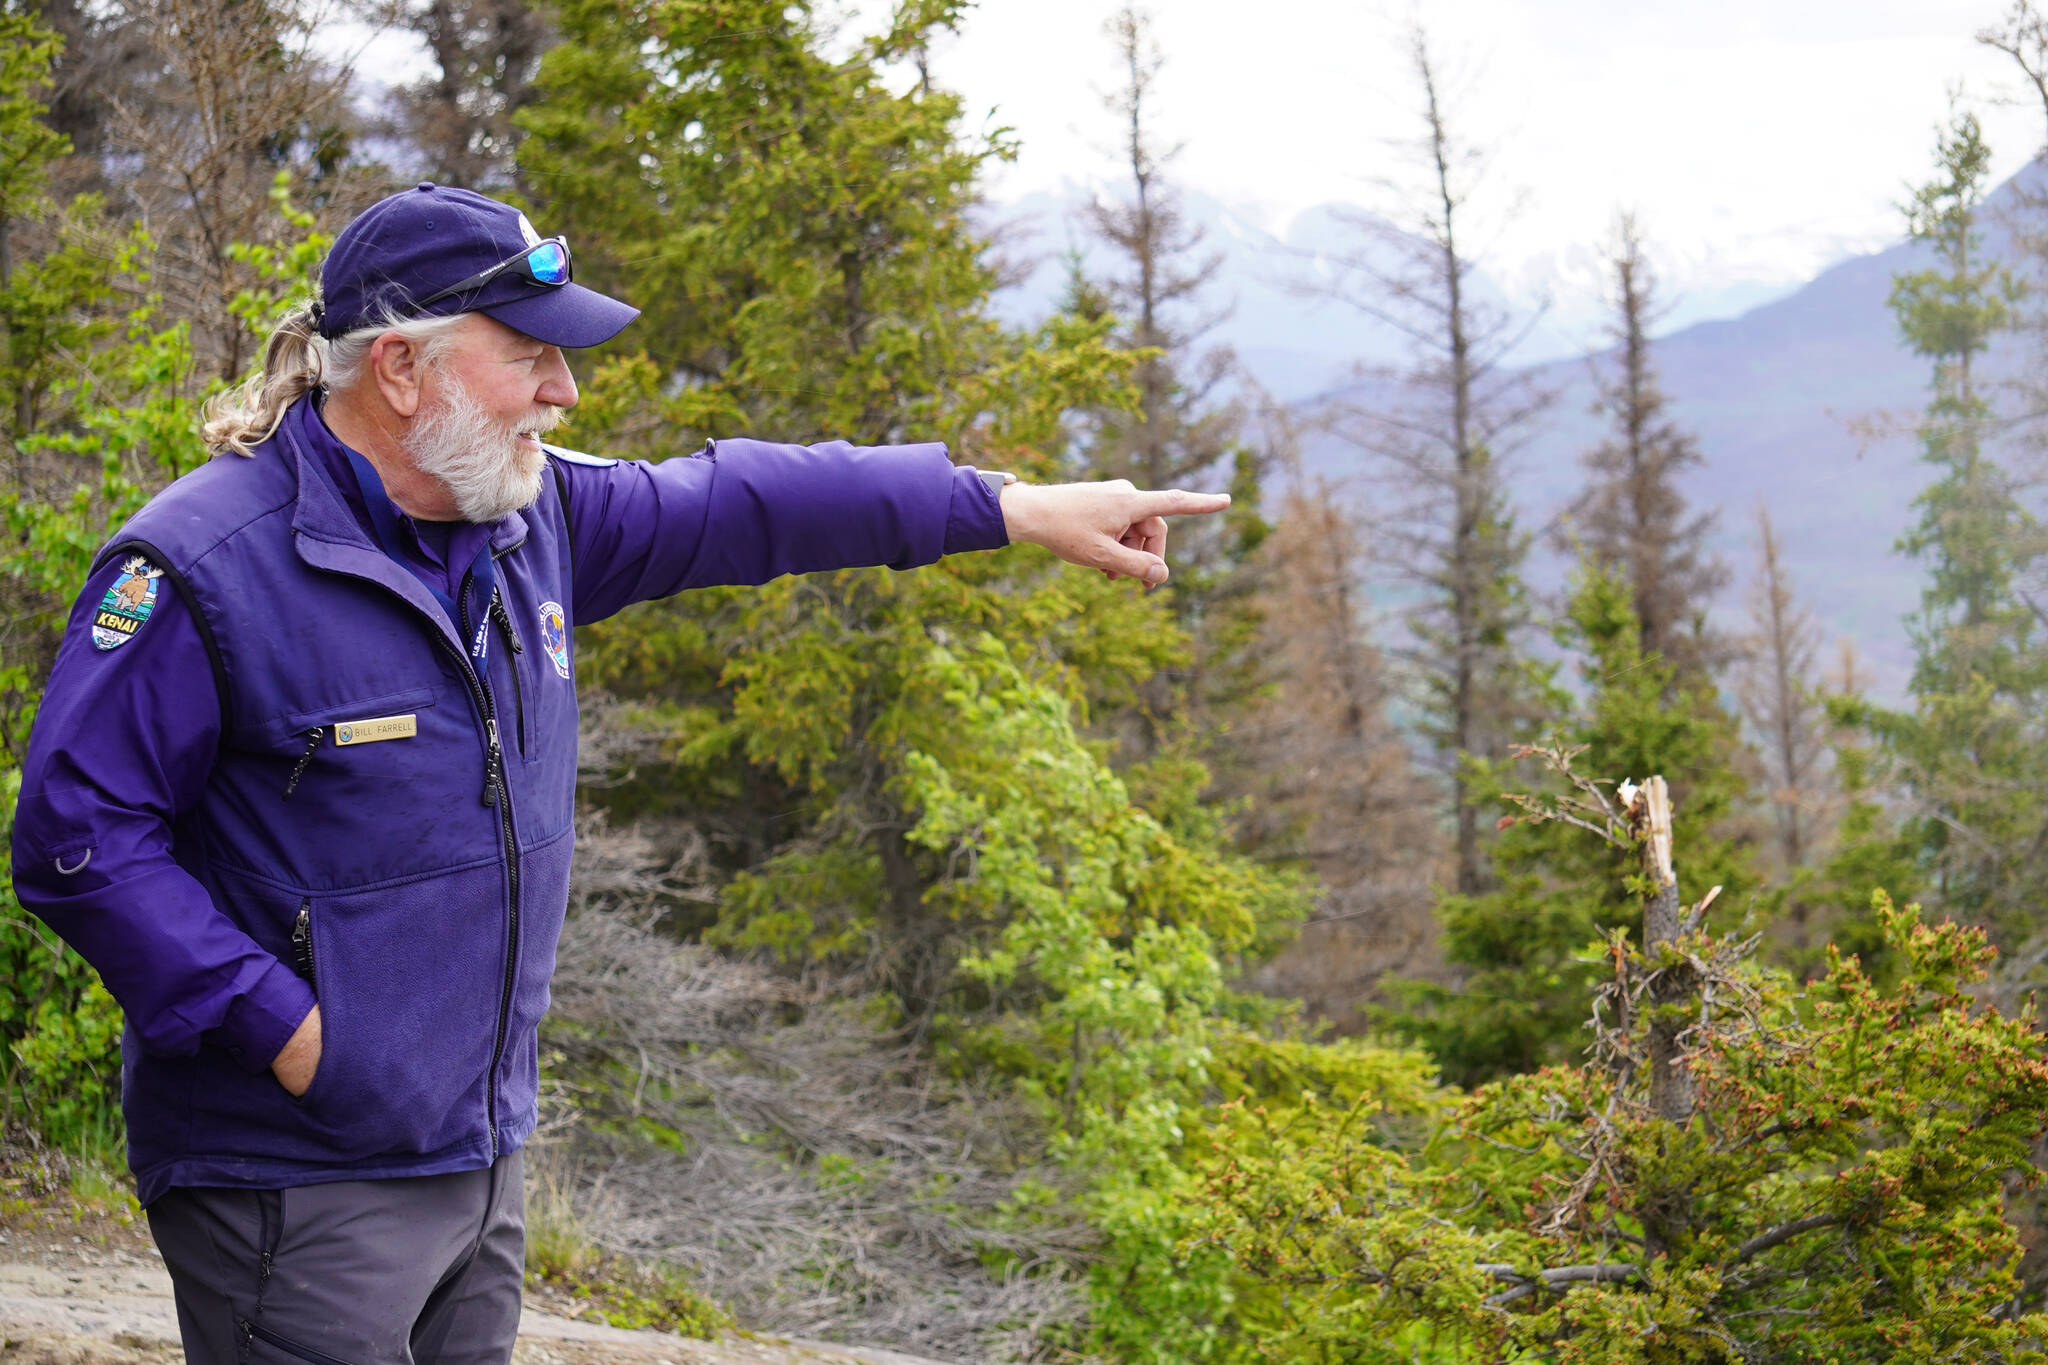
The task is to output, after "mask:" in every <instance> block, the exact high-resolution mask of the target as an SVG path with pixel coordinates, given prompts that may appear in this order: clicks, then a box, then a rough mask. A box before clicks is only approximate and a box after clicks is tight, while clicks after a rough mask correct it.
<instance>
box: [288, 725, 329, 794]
mask: <svg viewBox="0 0 2048 1365" xmlns="http://www.w3.org/2000/svg"><path fill="white" fill-rule="evenodd" d="M326 735H327V727H326V726H324V725H316V726H314V727H313V728H312V729H310V730H308V731H306V752H304V753H302V754H300V755H299V761H298V762H297V763H294V764H293V765H292V779H291V781H289V782H287V783H285V784H284V799H285V800H287V801H289V800H291V799H292V793H293V792H295V791H297V790H298V789H299V779H300V778H302V777H304V776H305V775H306V767H307V765H308V764H310V763H311V762H312V761H313V755H314V753H315V752H316V751H318V749H319V748H320V741H321V740H322V739H323V738H325V737H326Z"/></svg>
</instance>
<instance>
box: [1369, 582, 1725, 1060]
mask: <svg viewBox="0 0 2048 1365" xmlns="http://www.w3.org/2000/svg"><path fill="white" fill-rule="evenodd" d="M1557 637H1558V643H1559V645H1560V646H1561V647H1562V648H1564V649H1566V650H1568V651H1570V652H1571V653H1572V654H1574V655H1575V656H1576V657H1577V660H1578V672H1579V691H1580V696H1579V698H1578V699H1576V700H1575V699H1574V697H1573V694H1572V692H1571V691H1569V690H1567V689H1566V688H1564V687H1562V686H1557V685H1555V684H1553V686H1552V688H1551V690H1550V700H1551V704H1552V706H1553V708H1554V711H1553V721H1552V725H1551V728H1550V732H1549V733H1550V738H1549V740H1548V743H1549V744H1551V745H1552V746H1554V747H1556V748H1558V749H1560V750H1562V751H1566V752H1569V753H1572V754H1575V755H1583V756H1582V757H1577V758H1575V759H1574V760H1573V762H1574V764H1575V766H1577V767H1578V768H1580V769H1581V770H1583V771H1587V772H1598V773H1603V774H1614V775H1615V777H1614V778H1613V779H1612V780H1616V781H1618V780H1619V779H1620V778H1622V777H1634V778H1638V779H1640V778H1642V777H1645V776H1647V775H1649V774H1652V773H1658V774H1684V776H1685V780H1686V790H1685V794H1684V797H1683V799H1682V800H1677V801H1676V802H1675V803H1674V804H1675V817H1674V827H1675V829H1676V831H1677V844H1678V847H1680V848H1682V849H1684V850H1685V876H1686V879H1687V883H1688V885H1695V886H1698V887H1700V888H1702V889H1704V888H1705V887H1708V886H1715V885H1719V886H1721V887H1722V888H1723V894H1724V895H1727V896H1730V897H1731V898H1732V899H1731V900H1730V901H1729V902H1728V903H1729V905H1730V906H1731V907H1732V906H1741V905H1743V904H1745V903H1746V902H1747V900H1748V898H1749V895H1750V893H1751V892H1752V891H1753V890H1754V889H1755V881H1756V879H1755V877H1754V875H1753V873H1752V872H1751V871H1750V869H1749V867H1748V866H1747V855H1746V854H1745V853H1744V852H1743V851H1742V850H1741V849H1739V848H1737V847H1736V846H1735V845H1734V844H1733V843H1731V842H1730V841H1729V840H1728V839H1727V838H1726V836H1725V835H1724V834H1722V833H1721V832H1720V830H1721V827H1722V824H1723V821H1724V820H1725V817H1726V816H1727V814H1728V812H1729V810H1730V807H1731V805H1732V803H1733V801H1734V799H1735V798H1736V796H1737V795H1739V793H1740V792H1741V790H1742V780H1741V777H1740V775H1739V774H1737V773H1736V772H1735V771H1734V770H1733V769H1732V768H1731V767H1730V766H1729V763H1728V760H1727V755H1728V751H1729V750H1730V748H1732V747H1733V746H1734V744H1735V743H1736V736H1735V727H1734V723H1733V721H1732V720H1731V719H1730V718H1729V717H1728V715H1727V714H1726V712H1724V711H1722V710H1721V709H1720V706H1719V703H1718V702H1717V701H1716V700H1715V698H1714V697H1713V695H1712V694H1711V693H1710V692H1708V691H1707V690H1706V688H1705V687H1704V685H1702V684H1700V683H1696V682H1695V683H1688V682H1684V681H1681V680H1680V679H1679V678H1678V677H1677V676H1676V672H1677V670H1676V669H1675V667H1674V666H1673V665H1672V663H1671V662H1670V661H1669V660H1667V659H1660V658H1655V657H1652V656H1649V655H1646V654H1645V653H1644V652H1643V645H1642V627H1641V625H1640V624H1639V623H1638V621H1637V620H1636V616H1635V609H1634V593H1633V590H1632V589H1631V587H1630V585H1629V584H1628V582H1627V580H1626V579H1625V578H1623V577H1622V576H1621V575H1620V574H1619V573H1618V572H1616V571H1614V570H1611V569H1608V568H1605V567H1603V566H1602V565H1601V564H1600V563H1599V562H1598V561H1597V560H1594V559H1591V558H1590V557H1589V558H1587V559H1585V560H1583V561H1581V563H1580V566H1579V570H1578V576H1577V580H1576V582H1575V584H1574V587H1573V592H1572V598H1571V605H1570V609H1569V611H1568V613H1567V615H1566V618H1565V620H1564V621H1562V622H1561V623H1560V624H1559V626H1558V628H1557ZM1475 778H1477V779H1478V781H1479V782H1480V783H1483V786H1484V790H1485V791H1486V793H1487V794H1488V796H1490V797H1491V798H1492V808H1493V809H1494V810H1495V811H1496V812H1498V813H1499V819H1498V825H1499V827H1500V830H1501V833H1500V835H1499V837H1498V838H1497V839H1496V841H1495V843H1494V846H1493V871H1494V877H1495V880H1496V884H1497V885H1496V889H1495V890H1492V891H1489V892H1486V893H1484V894H1481V895H1477V896H1450V897H1447V898H1446V899H1445V900H1444V901H1443V902H1442V903H1441V904H1440V905H1439V906H1438V910H1437V914H1438V918H1439V920H1440V921H1441V923H1442V926H1443V951H1444V956H1445V958H1446V959H1447V960H1448V961H1449V962H1450V963H1451V964H1452V965H1454V966H1457V967H1462V968H1463V969H1464V975H1463V977H1462V978H1461V980H1460V982H1459V984H1458V985H1457V986H1456V987H1446V986H1441V985H1436V984H1433V983H1408V984H1407V985H1406V986H1405V987H1404V989H1403V992H1402V993H1403V994H1404V995H1405V996H1406V997H1407V1002H1408V1006H1409V1008H1408V1010H1407V1012H1406V1013H1403V1014H1397V1015H1395V1016H1393V1018H1394V1021H1395V1022H1396V1023H1397V1025H1398V1026H1399V1027H1400V1028H1401V1029H1402V1030H1403V1031H1404V1032H1406V1033H1408V1034H1410V1035H1411V1036H1413V1037H1415V1038H1416V1039H1417V1040H1418V1041H1420V1042H1422V1043H1423V1044H1424V1045H1425V1046H1427V1047H1428V1048H1429V1050H1430V1052H1431V1054H1432V1055H1433V1056H1435V1057H1436V1058H1437V1060H1438V1062H1439V1063H1440V1064H1441V1065H1442V1066H1443V1069H1444V1075H1445V1077H1446V1079H1448V1080H1451V1081H1453V1082H1456V1083H1458V1084H1462V1085H1470V1084H1476V1083H1478V1082H1481V1081H1485V1080H1490V1079H1493V1078H1496V1077H1499V1076H1502V1075H1507V1074H1512V1073H1518V1072H1527V1071H1532V1070H1535V1069H1536V1068H1538V1067H1542V1066H1548V1065H1552V1064H1557V1063H1567V1062H1570V1061H1573V1060H1575V1059H1576V1058H1577V1057H1578V1056H1579V1055H1580V1053H1581V1052H1582V1051H1583V1049H1584V1047H1585V1043H1586V1036H1585V1033H1584V1026H1585V1021H1586V1002H1587V1000H1588V999H1589V998H1590V997H1591V993H1592V990H1593V986H1594V983H1595V981H1596V979H1597V978H1598V976H1599V974H1600V972H1601V971H1602V970H1603V968H1602V966H1601V962H1600V956H1599V951H1598V945H1599V942H1600V940H1601V939H1602V938H1603V937H1604V936H1606V935H1607V934H1608V933H1610V932H1612V931H1614V930H1625V931H1627V932H1629V933H1630V934H1631V935H1640V933H1641V927H1642V902H1641V899H1640V897H1638V896H1637V895H1635V894H1633V893H1632V892H1631V891H1630V890H1629V889H1628V888H1629V885H1630V883H1629V878H1630V876H1631V875H1632V871H1631V864H1630V862H1629V857H1630V855H1629V854H1627V853H1623V852H1618V851H1616V850H1615V849H1613V848H1611V847H1609V846H1607V845H1605V844H1601V843H1599V842H1597V841H1594V840H1590V839H1586V838H1584V837H1582V835H1581V834H1580V832H1579V831H1577V830H1574V829H1572V828H1571V827H1569V826H1567V825H1562V824H1557V823H1552V822H1544V821H1525V820H1522V819H1521V818H1520V817H1519V815H1518V814H1517V813H1516V812H1517V810H1518V806H1517V804H1516V802H1515V801H1513V800H1512V799H1509V798H1511V797H1513V796H1527V795H1534V794H1541V793H1542V792H1543V791H1545V790H1546V788H1545V787H1544V786H1542V785H1539V784H1542V783H1545V782H1546V781H1549V780H1551V779H1547V778H1546V777H1545V776H1544V775H1543V774H1542V773H1540V772H1537V771H1535V765H1534V764H1532V763H1527V762H1514V761H1508V762H1502V763H1498V764H1489V765H1487V766H1486V767H1484V768H1481V769H1478V770H1477V771H1476V772H1475ZM1730 913H1733V914H1740V913H1741V912H1740V911H1739V910H1731V911H1730ZM1637 941H1638V942H1640V938H1639V937H1638V938H1637Z"/></svg>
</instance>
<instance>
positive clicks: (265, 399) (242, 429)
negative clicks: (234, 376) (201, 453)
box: [199, 301, 463, 455]
mask: <svg viewBox="0 0 2048 1365" xmlns="http://www.w3.org/2000/svg"><path fill="white" fill-rule="evenodd" d="M462 316H463V315H462V314H460V313H457V314H454V315H453V316H450V317H439V318H402V317H399V316H397V314H396V313H395V312H392V311H390V310H386V314H385V316H384V317H383V318H381V319H380V320H378V321H376V322H374V323H372V324H371V325H369V326H365V327H358V328H356V329H355V330H354V331H351V332H348V333H346V334H344V335H342V336H338V337H335V338H333V339H332V340H329V339H328V338H326V337H323V336H321V335H320V323H319V317H320V305H319V303H318V302H317V301H315V302H313V303H304V304H301V305H299V306H298V307H297V308H294V309H292V310H291V311H290V312H289V313H286V314H285V315H284V320H283V321H282V322H280V323H278V324H277V330H276V331H274V332H272V333H271V334H270V342H269V344H268V345H266V346H265V347H264V348H263V368H262V369H261V370H259V371H257V372H256V373H255V374H252V375H250V376H249V377H248V378H247V379H245V380H243V381H242V382H241V383H240V384H237V385H236V386H235V387H234V388H231V389H229V390H227V391H226V392H224V393H219V394H216V395H214V397H213V398H212V399H210V400H209V401H208V402H207V404H206V415H205V417H206V420H205V422H204V424H203V425H202V426H201V427H200V429H199V433H200V436H201V438H202V439H203V440H204V441H205V442H206V447H207V449H209V450H211V451H212V452H213V453H214V454H216V455H225V454H227V453H228V452H229V451H233V452H234V453H235V454H237V455H254V454H255V453H256V447H257V446H260V445H262V444H263V443H264V442H265V441H267V440H269V439H270V438H271V436H272V435H273V434H275V433H276V431H277V424H278V423H279V422H281V421H283V420H284V413H285V409H286V408H289V407H290V406H291V405H292V404H294V403H296V402H298V401H299V399H301V398H303V397H305V396H306V395H307V394H309V393H311V392H312V391H313V390H314V389H317V388H319V387H321V386H322V385H323V384H324V385H327V386H328V387H330V388H336V389H348V388H353V387H354V386H355V384H356V382H357V381H358V380H360V379H361V378H362V373H363V362H364V360H366V359H367V358H368V357H369V354H370V343H371V342H373V341H375V340H376V339H377V338H378V337H380V336H382V335H384V334H385V333H386V332H397V333H399V334H400V335H401V336H403V337H404V338H405V339H406V340H408V341H410V342H413V343H414V344H415V345H418V346H419V347H420V348H421V350H422V352H423V354H422V356H421V361H422V363H425V364H430V365H431V364H433V363H434V362H436V361H437V360H439V359H440V358H441V356H442V354H443V353H445V351H446V350H447V348H448V345H449V344H450V343H451V342H452V341H453V340H454V337H453V335H452V333H453V331H454V329H455V327H456V326H457V325H458V324H459V323H460V322H461V321H462Z"/></svg>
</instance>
